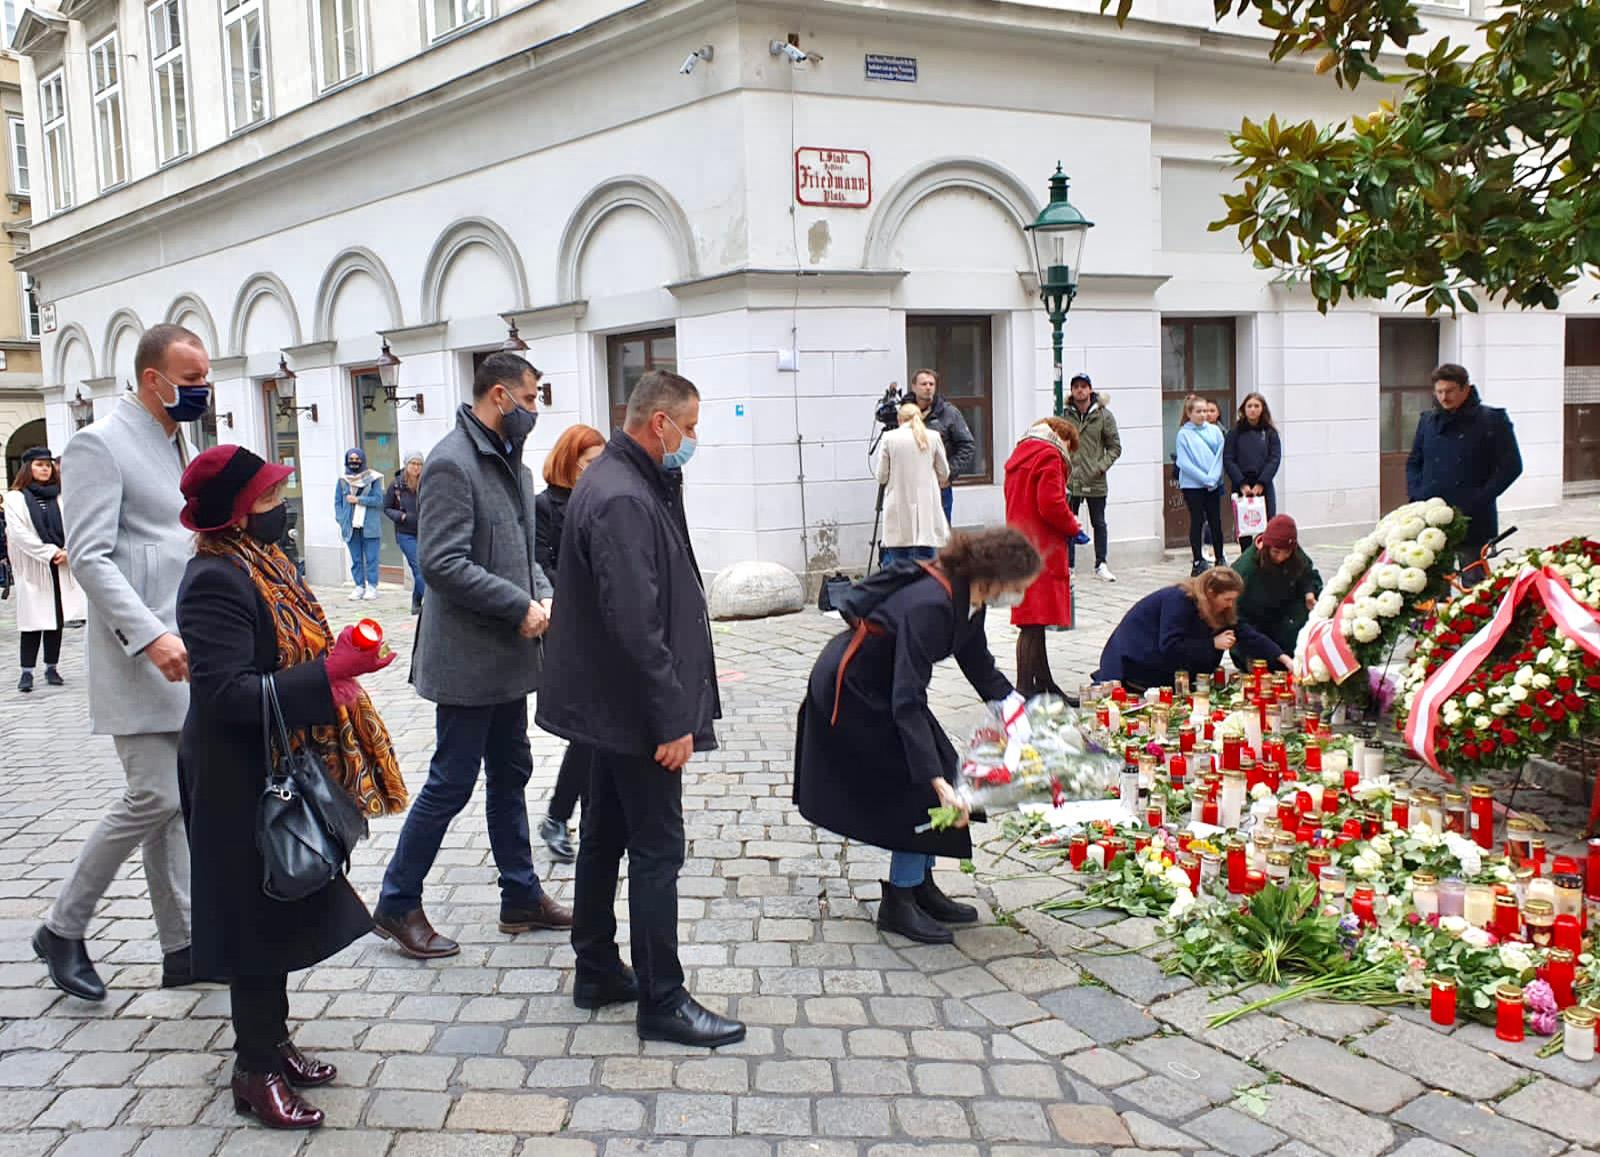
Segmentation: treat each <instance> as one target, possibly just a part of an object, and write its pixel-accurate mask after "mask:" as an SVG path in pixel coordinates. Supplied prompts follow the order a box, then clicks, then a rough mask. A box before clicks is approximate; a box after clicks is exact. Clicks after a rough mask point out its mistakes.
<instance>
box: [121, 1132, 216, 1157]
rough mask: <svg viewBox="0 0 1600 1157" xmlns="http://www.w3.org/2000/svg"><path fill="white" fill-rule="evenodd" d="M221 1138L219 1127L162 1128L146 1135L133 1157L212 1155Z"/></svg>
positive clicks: (202, 1156) (201, 1156) (207, 1156)
mask: <svg viewBox="0 0 1600 1157" xmlns="http://www.w3.org/2000/svg"><path fill="white" fill-rule="evenodd" d="M222 1139H223V1132H222V1130H221V1129H163V1130H162V1131H161V1132H160V1133H156V1134H152V1135H151V1136H149V1137H146V1138H145V1139H144V1141H143V1142H142V1143H141V1144H140V1146H139V1147H138V1148H137V1149H135V1150H134V1151H133V1157H212V1154H214V1153H216V1151H217V1149H218V1148H219V1147H220V1146H221V1145H222Z"/></svg>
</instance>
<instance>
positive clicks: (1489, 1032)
mask: <svg viewBox="0 0 1600 1157" xmlns="http://www.w3.org/2000/svg"><path fill="white" fill-rule="evenodd" d="M1451 1039H1452V1040H1457V1041H1460V1042H1461V1043H1462V1044H1464V1045H1470V1046H1471V1047H1472V1048H1476V1049H1482V1050H1483V1051H1485V1052H1489V1053H1493V1054H1494V1055H1495V1056H1497V1057H1500V1058H1501V1059H1502V1060H1505V1061H1508V1062H1509V1063H1511V1064H1513V1065H1515V1066H1517V1067H1518V1068H1519V1069H1531V1070H1533V1071H1534V1072H1536V1073H1543V1074H1545V1075H1546V1076H1550V1077H1555V1078H1556V1079H1557V1080H1558V1081H1561V1082H1562V1083H1563V1084H1568V1085H1572V1086H1574V1087H1576V1088H1580V1089H1589V1088H1593V1087H1594V1085H1595V1082H1596V1081H1600V1065H1596V1064H1594V1063H1592V1062H1591V1063H1587V1064H1579V1063H1578V1062H1577V1061H1572V1060H1568V1059H1567V1058H1566V1057H1565V1056H1562V1055H1561V1054H1560V1053H1557V1054H1556V1055H1555V1056H1553V1057H1541V1056H1540V1055H1539V1050H1538V1049H1537V1048H1529V1047H1528V1046H1527V1044H1526V1043H1525V1042H1512V1041H1503V1040H1501V1039H1500V1038H1499V1037H1497V1036H1495V1035H1494V1029H1492V1028H1490V1027H1489V1026H1488V1025H1486V1024H1464V1025H1462V1026H1461V1027H1460V1028H1458V1029H1457V1030H1456V1032H1455V1034H1454V1035H1453V1036H1452V1037H1451Z"/></svg>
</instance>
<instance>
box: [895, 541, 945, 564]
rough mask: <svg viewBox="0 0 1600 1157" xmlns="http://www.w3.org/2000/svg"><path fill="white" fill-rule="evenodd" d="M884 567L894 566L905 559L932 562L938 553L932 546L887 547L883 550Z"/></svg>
mask: <svg viewBox="0 0 1600 1157" xmlns="http://www.w3.org/2000/svg"><path fill="white" fill-rule="evenodd" d="M881 553H882V557H883V565H884V566H892V565H894V564H895V563H897V562H900V561H902V560H904V559H910V560H912V561H916V560H918V559H923V560H926V561H929V562H931V561H932V560H933V557H934V555H935V554H937V553H938V552H937V551H935V550H934V549H933V547H931V546H886V547H884V548H883V549H882V552H881Z"/></svg>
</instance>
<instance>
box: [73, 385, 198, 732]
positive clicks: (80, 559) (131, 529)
mask: <svg viewBox="0 0 1600 1157" xmlns="http://www.w3.org/2000/svg"><path fill="white" fill-rule="evenodd" d="M186 458H187V452H186V450H185V449H184V447H183V435H182V434H181V433H179V434H177V435H175V436H169V435H168V434H167V432H166V431H165V430H163V429H162V428H161V423H160V422H158V421H156V419H155V417H154V416H153V415H152V414H151V413H150V411H149V410H146V409H145V408H144V406H143V405H142V404H140V402H139V400H138V399H137V398H136V397H134V396H133V395H132V394H125V395H123V397H122V399H121V400H120V401H119V402H118V403H117V405H116V406H115V407H113V408H112V410H111V412H110V413H109V414H107V415H106V416H105V417H103V418H100V419H99V420H97V421H96V422H94V423H93V424H92V425H89V426H86V427H85V428H84V429H82V430H79V431H78V432H77V433H76V434H74V435H73V436H72V439H71V440H70V441H69V442H68V443H67V448H66V451H65V452H64V453H63V454H62V457H61V482H62V488H63V489H64V490H66V491H67V492H69V493H70V494H71V495H72V501H71V502H64V503H62V504H61V508H62V513H63V515H64V517H65V520H66V530H67V558H68V565H69V566H70V567H71V568H72V577H73V578H75V579H77V580H78V585H79V586H81V587H82V588H83V591H84V594H86V595H87V596H88V598H89V625H88V632H87V633H88V638H87V639H86V641H85V643H84V654H85V659H86V662H87V665H88V668H89V722H90V726H91V728H92V729H93V730H94V731H95V733H96V734H100V735H144V734H149V733H153V732H163V731H181V730H182V729H183V717H184V715H185V714H187V712H188V710H189V685H188V684H187V683H169V682H167V680H166V677H165V676H163V675H162V674H161V672H160V671H159V670H157V669H156V665H155V664H154V663H152V662H151V661H150V660H149V659H147V658H145V657H144V655H142V654H141V653H140V652H142V651H143V650H144V649H145V648H146V647H148V646H149V645H150V644H151V643H153V642H155V640H156V639H157V638H159V637H160V636H161V635H164V634H167V633H168V632H171V633H172V634H177V633H178V613H177V604H178V583H179V582H180V581H182V579H183V571H184V567H185V566H187V565H188V563H189V558H190V556H191V555H192V554H194V535H193V534H191V533H190V532H189V531H187V530H185V529H184V528H183V526H182V525H181V524H179V522H178V512H179V511H180V510H182V509H183V494H182V493H181V492H180V491H179V489H178V481H179V479H180V478H181V477H182V476H183V467H184V462H185V461H186Z"/></svg>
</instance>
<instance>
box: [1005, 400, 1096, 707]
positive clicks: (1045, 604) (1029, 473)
mask: <svg viewBox="0 0 1600 1157" xmlns="http://www.w3.org/2000/svg"><path fill="white" fill-rule="evenodd" d="M1077 448H1078V431H1077V429H1076V428H1075V427H1074V426H1073V425H1072V423H1071V422H1068V421H1066V420H1064V419H1062V418H1043V419H1041V420H1040V421H1039V422H1037V423H1035V424H1034V425H1033V426H1032V427H1030V428H1029V430H1028V432H1027V434H1025V435H1024V436H1023V439H1022V441H1020V442H1018V443H1017V448H1016V449H1015V450H1013V451H1012V452H1011V458H1010V460H1009V461H1008V462H1007V463H1006V522H1007V523H1008V524H1009V525H1011V526H1014V527H1016V528H1017V529H1018V530H1020V531H1022V533H1023V534H1025V535H1027V536H1028V540H1029V541H1030V542H1032V543H1033V545H1034V547H1035V549H1037V550H1038V552H1039V554H1040V556H1041V557H1042V558H1043V559H1044V570H1043V571H1041V572H1040V574H1039V577H1038V578H1037V579H1035V580H1034V583H1033V585H1032V586H1030V587H1029V588H1028V591H1027V594H1026V595H1024V596H1023V599H1022V602H1021V604H1020V605H1018V606H1016V607H1014V608H1012V611H1011V624H1012V626H1014V627H1016V628H1017V690H1018V691H1020V692H1022V694H1024V695H1028V696H1033V695H1038V694H1041V693H1043V692H1046V691H1048V692H1051V693H1053V694H1056V695H1061V694H1064V693H1063V692H1062V690H1061V688H1059V687H1057V686H1056V683H1055V680H1054V678H1052V677H1051V675H1050V658H1049V656H1048V655H1047V654H1046V653H1045V646H1044V629H1045V628H1046V627H1070V626H1071V625H1072V566H1071V563H1070V562H1069V561H1068V559H1067V540H1068V539H1075V540H1077V541H1078V542H1079V543H1080V544H1081V543H1085V542H1088V541H1089V540H1088V538H1087V536H1085V535H1084V534H1083V532H1082V531H1081V530H1080V529H1079V527H1078V520H1077V519H1076V518H1074V517H1073V516H1072V508H1071V507H1070V506H1069V505H1068V504H1067V478H1068V475H1069V474H1070V473H1071V470H1072V454H1073V451H1075V450H1076V449H1077Z"/></svg>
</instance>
